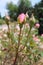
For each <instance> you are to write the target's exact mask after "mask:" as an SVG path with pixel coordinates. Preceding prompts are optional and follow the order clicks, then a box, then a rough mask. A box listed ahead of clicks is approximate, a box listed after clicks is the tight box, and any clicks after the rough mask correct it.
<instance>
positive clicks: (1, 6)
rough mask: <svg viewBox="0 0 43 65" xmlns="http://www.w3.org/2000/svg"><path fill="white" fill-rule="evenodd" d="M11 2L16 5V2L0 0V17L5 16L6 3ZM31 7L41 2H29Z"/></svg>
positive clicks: (16, 0)
mask: <svg viewBox="0 0 43 65" xmlns="http://www.w3.org/2000/svg"><path fill="white" fill-rule="evenodd" d="M11 1H12V2H13V3H14V4H17V2H18V0H0V13H1V15H2V16H4V15H5V13H6V12H7V10H6V4H7V3H8V2H11ZM30 1H31V3H32V5H33V6H34V5H35V4H36V3H38V2H40V1H41V0H30Z"/></svg>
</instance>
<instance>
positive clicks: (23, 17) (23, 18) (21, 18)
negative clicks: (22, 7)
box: [18, 13, 26, 23]
mask: <svg viewBox="0 0 43 65" xmlns="http://www.w3.org/2000/svg"><path fill="white" fill-rule="evenodd" d="M25 18H26V16H25V14H24V13H21V14H20V15H19V16H18V21H19V23H23V22H24V20H25Z"/></svg>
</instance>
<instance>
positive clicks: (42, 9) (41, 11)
mask: <svg viewBox="0 0 43 65" xmlns="http://www.w3.org/2000/svg"><path fill="white" fill-rule="evenodd" d="M34 13H35V16H36V18H37V19H38V20H39V23H40V28H39V34H40V35H41V34H43V0H41V1H40V2H39V3H38V4H36V5H35V8H34Z"/></svg>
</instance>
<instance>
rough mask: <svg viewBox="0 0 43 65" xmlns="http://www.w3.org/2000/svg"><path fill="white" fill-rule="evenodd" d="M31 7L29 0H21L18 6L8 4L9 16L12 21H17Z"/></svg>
mask: <svg viewBox="0 0 43 65" xmlns="http://www.w3.org/2000/svg"><path fill="white" fill-rule="evenodd" d="M30 7H31V2H30V1H29V0H19V2H18V4H17V5H15V4H13V3H12V2H10V3H7V6H6V8H7V10H8V14H9V16H10V17H11V19H12V20H17V17H18V15H19V14H20V13H26V12H27V11H29V8H30Z"/></svg>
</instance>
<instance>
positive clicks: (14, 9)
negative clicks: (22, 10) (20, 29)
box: [6, 2, 18, 20]
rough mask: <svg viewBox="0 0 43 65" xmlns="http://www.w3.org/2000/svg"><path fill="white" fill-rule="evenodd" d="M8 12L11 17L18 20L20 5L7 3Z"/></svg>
mask: <svg viewBox="0 0 43 65" xmlns="http://www.w3.org/2000/svg"><path fill="white" fill-rule="evenodd" d="M6 7H7V9H8V14H9V16H10V17H11V20H17V14H18V7H17V5H14V4H13V3H12V2H10V3H8V4H7V6H6Z"/></svg>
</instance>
